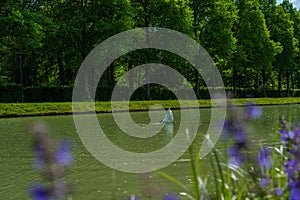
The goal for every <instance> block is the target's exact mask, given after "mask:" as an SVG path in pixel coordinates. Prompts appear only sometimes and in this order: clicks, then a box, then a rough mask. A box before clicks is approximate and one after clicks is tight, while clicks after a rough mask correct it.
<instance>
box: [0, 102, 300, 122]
mask: <svg viewBox="0 0 300 200" xmlns="http://www.w3.org/2000/svg"><path fill="white" fill-rule="evenodd" d="M247 101H251V102H253V103H255V104H256V105H258V106H274V105H296V104H300V98H299V97H297V98H295V97H290V98H247V99H233V103H234V106H235V107H243V106H245V105H244V104H245V102H247ZM186 102H187V104H186V105H183V106H182V107H180V105H179V103H178V101H177V100H164V101H159V100H152V101H135V102H131V106H130V107H132V108H130V109H129V111H130V112H144V111H148V110H149V108H150V107H151V106H153V105H155V104H160V105H162V106H163V107H164V108H165V109H166V108H168V107H170V108H171V109H172V110H179V109H195V108H196V107H195V106H189V105H188V104H189V101H186ZM198 104H199V107H198V108H199V109H208V108H217V107H218V106H212V105H211V101H210V100H198ZM28 107H29V108H30V109H28ZM0 108H2V109H0V110H3V108H6V111H4V112H3V111H2V112H1V113H0V118H1V119H4V118H21V117H40V116H64V115H66V116H67V115H73V114H91V113H96V114H105V113H112V110H111V107H110V102H95V111H96V112H94V111H92V110H91V109H86V108H84V107H83V108H82V110H83V111H82V112H76V113H73V112H72V102H59V103H55V102H53V103H0ZM41 110H42V111H41ZM151 110H160V109H151ZM18 111H19V112H18ZM114 112H128V109H122V107H120V108H119V110H115V111H114Z"/></svg>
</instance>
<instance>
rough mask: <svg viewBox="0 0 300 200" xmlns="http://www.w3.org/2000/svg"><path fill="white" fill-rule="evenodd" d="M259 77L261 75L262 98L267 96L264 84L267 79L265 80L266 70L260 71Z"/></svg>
mask: <svg viewBox="0 0 300 200" xmlns="http://www.w3.org/2000/svg"><path fill="white" fill-rule="evenodd" d="M261 75H262V79H263V84H262V85H263V88H262V89H263V94H264V97H266V96H267V94H266V82H267V78H266V70H265V69H264V68H263V69H262V72H261Z"/></svg>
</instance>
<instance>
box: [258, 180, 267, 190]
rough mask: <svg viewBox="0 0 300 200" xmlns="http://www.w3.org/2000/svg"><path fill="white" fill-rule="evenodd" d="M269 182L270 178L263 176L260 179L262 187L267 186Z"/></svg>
mask: <svg viewBox="0 0 300 200" xmlns="http://www.w3.org/2000/svg"><path fill="white" fill-rule="evenodd" d="M268 184H269V179H268V178H263V179H261V180H260V181H259V186H260V187H261V188H265V187H266V186H267V185H268Z"/></svg>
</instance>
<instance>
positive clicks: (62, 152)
mask: <svg viewBox="0 0 300 200" xmlns="http://www.w3.org/2000/svg"><path fill="white" fill-rule="evenodd" d="M71 147H72V144H71V142H70V141H68V140H63V141H61V142H59V143H58V145H57V149H56V152H55V159H56V162H57V163H58V164H59V165H60V166H63V167H65V166H68V165H70V164H71V163H72V161H73V157H72V155H71Z"/></svg>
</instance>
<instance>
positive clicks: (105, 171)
mask: <svg viewBox="0 0 300 200" xmlns="http://www.w3.org/2000/svg"><path fill="white" fill-rule="evenodd" d="M238 109H242V108H238ZM299 109H300V106H299V105H292V106H266V107H263V115H262V117H261V118H260V119H258V120H255V121H251V122H247V126H248V130H249V131H250V132H251V134H250V135H249V136H248V137H249V140H250V142H251V144H253V146H254V147H255V146H257V147H258V146H259V144H260V143H263V144H270V145H271V144H272V145H274V144H275V145H276V144H277V143H278V142H279V141H276V140H275V135H274V134H276V133H275V130H276V127H277V126H278V123H277V121H278V116H279V115H281V114H282V115H285V116H292V118H293V119H294V120H295V121H299V119H300V112H299ZM200 114H201V127H200V130H199V132H198V135H197V139H196V141H200V140H201V137H202V136H203V134H204V133H205V131H206V130H207V126H208V125H207V124H208V123H209V120H210V109H203V110H201V112H200ZM174 117H175V122H174V127H173V130H174V133H171V132H170V131H168V130H165V129H163V130H162V131H161V132H160V133H158V134H157V135H156V136H154V137H152V138H150V139H136V138H132V137H129V136H128V135H126V134H124V133H122V131H120V129H119V128H118V127H117V126H116V124H115V123H114V121H113V117H112V115H111V114H100V115H98V119H99V121H100V124H101V126H102V127H103V129H104V131H105V133H106V135H107V137H108V138H109V139H110V140H111V141H113V142H114V143H115V144H116V145H118V146H119V147H121V148H123V149H125V150H128V151H134V152H150V151H153V150H156V149H160V148H161V147H163V146H164V145H165V144H167V143H168V142H169V141H170V140H171V139H172V136H173V135H174V134H176V131H177V129H178V126H179V124H178V123H179V119H180V112H179V111H174ZM132 118H133V119H134V121H135V122H137V123H140V124H147V123H148V122H149V116H148V113H147V112H137V113H132ZM41 120H42V121H45V122H47V123H48V124H49V125H50V127H51V134H52V135H53V136H54V137H56V138H58V139H62V138H69V139H71V140H72V141H73V143H74V144H75V146H74V149H73V154H74V157H75V160H74V163H73V164H72V166H71V167H70V168H69V170H68V172H67V179H68V181H69V182H70V183H71V184H72V185H73V186H74V188H75V192H74V196H73V199H79V200H81V199H85V200H89V199H91V200H94V199H104V200H106V199H107V200H110V199H124V198H125V197H127V196H130V194H137V195H139V196H142V197H143V199H160V198H161V195H162V194H163V193H166V192H169V191H173V192H174V193H176V194H179V193H180V192H181V191H182V189H181V188H179V187H178V186H176V185H175V184H173V183H171V182H170V181H168V180H166V179H164V178H162V177H160V176H159V175H157V174H155V173H147V174H130V173H124V172H119V171H116V170H112V169H110V168H108V167H107V166H105V165H103V164H102V163H100V162H99V161H98V160H96V159H95V158H94V157H93V156H91V155H90V153H89V152H88V151H87V150H86V149H85V147H84V146H83V145H82V143H81V141H80V139H79V137H78V135H77V133H76V129H75V126H74V122H73V118H72V116H55V117H54V116H51V117H26V118H11V119H0V127H1V129H0V130H1V132H0V140H1V145H0V199H29V197H28V193H27V189H28V185H29V184H30V183H31V182H37V181H42V180H41V176H40V174H39V173H38V172H36V171H34V170H33V169H32V160H33V157H32V152H31V140H30V139H31V138H30V136H29V134H28V131H27V127H28V126H29V125H30V124H31V123H32V122H35V121H41ZM229 145H230V142H228V141H223V140H219V142H218V143H217V145H216V148H217V149H219V151H220V152H221V153H222V152H226V148H227V147H228V146H229ZM137 162H138V161H137ZM204 163H205V161H204ZM162 170H163V171H164V172H167V173H169V174H171V175H172V176H174V177H176V178H177V179H178V180H180V181H181V182H183V183H185V184H187V185H190V184H191V183H190V182H191V174H190V165H189V162H188V154H187V152H186V153H185V154H184V155H183V156H182V157H181V158H180V159H179V160H178V161H176V162H174V163H173V164H171V165H170V166H168V167H166V168H164V169H162ZM182 199H184V197H182Z"/></svg>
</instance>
